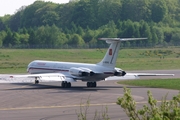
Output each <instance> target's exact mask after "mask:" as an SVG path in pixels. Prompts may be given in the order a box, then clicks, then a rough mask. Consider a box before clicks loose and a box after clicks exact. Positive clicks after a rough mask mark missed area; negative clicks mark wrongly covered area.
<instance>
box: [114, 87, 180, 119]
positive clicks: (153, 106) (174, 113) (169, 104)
mask: <svg viewBox="0 0 180 120" xmlns="http://www.w3.org/2000/svg"><path fill="white" fill-rule="evenodd" d="M147 95H148V105H143V108H142V109H139V110H138V109H137V108H136V102H135V100H134V99H133V97H132V95H131V90H130V89H128V88H124V95H123V97H121V98H118V100H117V104H118V105H120V106H121V107H122V108H123V109H124V111H125V112H126V114H127V115H128V117H129V118H130V120H180V93H179V94H178V95H177V96H174V97H173V98H172V100H170V101H168V100H167V99H166V98H167V95H166V96H165V97H164V98H163V99H162V101H161V103H160V104H157V100H156V99H154V98H153V96H152V94H151V92H150V91H148V92H147Z"/></svg>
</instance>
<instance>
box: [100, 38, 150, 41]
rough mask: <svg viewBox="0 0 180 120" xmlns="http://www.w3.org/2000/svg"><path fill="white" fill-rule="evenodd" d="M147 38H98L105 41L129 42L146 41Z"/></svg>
mask: <svg viewBox="0 0 180 120" xmlns="http://www.w3.org/2000/svg"><path fill="white" fill-rule="evenodd" d="M146 39H147V38H99V40H106V41H131V40H146Z"/></svg>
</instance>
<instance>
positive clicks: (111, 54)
mask: <svg viewBox="0 0 180 120" xmlns="http://www.w3.org/2000/svg"><path fill="white" fill-rule="evenodd" d="M143 39H147V38H122V39H121V38H100V40H105V41H106V42H107V43H109V44H110V46H109V48H108V50H107V52H106V55H105V56H104V58H103V59H102V60H101V62H99V63H97V64H98V65H101V66H105V67H109V68H114V67H115V65H116V60H117V57H118V52H119V49H120V43H121V41H130V40H143Z"/></svg>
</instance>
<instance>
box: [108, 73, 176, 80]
mask: <svg viewBox="0 0 180 120" xmlns="http://www.w3.org/2000/svg"><path fill="white" fill-rule="evenodd" d="M141 76H174V74H155V73H126V75H125V76H112V77H108V78H106V79H105V80H106V81H109V80H132V79H139V78H140V77H141Z"/></svg>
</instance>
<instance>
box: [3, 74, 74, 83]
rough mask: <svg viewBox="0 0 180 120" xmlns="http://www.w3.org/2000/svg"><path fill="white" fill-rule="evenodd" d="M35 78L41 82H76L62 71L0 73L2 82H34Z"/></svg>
mask: <svg viewBox="0 0 180 120" xmlns="http://www.w3.org/2000/svg"><path fill="white" fill-rule="evenodd" d="M35 78H37V80H39V82H54V81H67V82H76V81H75V80H74V79H73V78H71V77H68V76H65V75H64V74H61V73H44V74H25V75H9V74H6V75H4V74H3V75H0V83H32V82H34V81H35Z"/></svg>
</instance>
